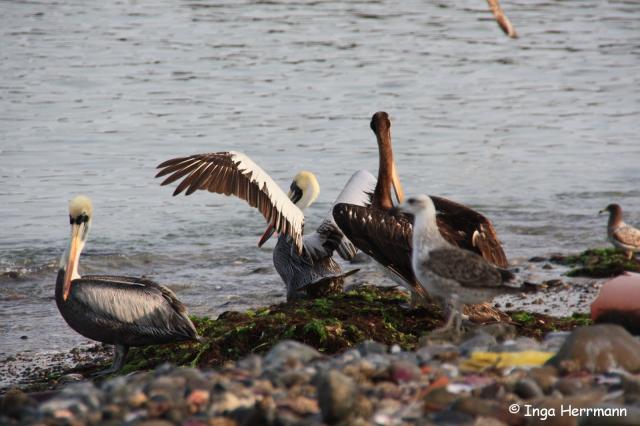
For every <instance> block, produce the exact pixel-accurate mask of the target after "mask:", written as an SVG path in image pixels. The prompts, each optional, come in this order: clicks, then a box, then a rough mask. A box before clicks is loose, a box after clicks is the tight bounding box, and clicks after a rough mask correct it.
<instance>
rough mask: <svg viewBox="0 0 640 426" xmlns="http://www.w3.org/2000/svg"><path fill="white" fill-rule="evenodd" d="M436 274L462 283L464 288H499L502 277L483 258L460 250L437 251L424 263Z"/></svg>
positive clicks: (423, 263) (423, 264) (431, 253)
mask: <svg viewBox="0 0 640 426" xmlns="http://www.w3.org/2000/svg"><path fill="white" fill-rule="evenodd" d="M422 267H424V268H425V269H427V270H430V271H431V272H433V273H434V274H437V275H439V276H441V277H442V278H447V279H450V280H454V281H457V282H459V283H460V285H462V286H464V287H499V286H500V285H502V277H501V275H500V271H498V269H497V268H496V267H495V266H493V265H491V264H489V263H487V261H485V260H484V259H483V258H481V257H480V256H478V255H477V254H475V253H472V252H470V251H468V250H461V249H459V248H446V249H436V250H432V251H430V252H429V257H428V258H427V259H426V260H424V261H423V262H422Z"/></svg>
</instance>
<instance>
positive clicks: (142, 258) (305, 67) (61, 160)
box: [0, 0, 640, 355]
mask: <svg viewBox="0 0 640 426" xmlns="http://www.w3.org/2000/svg"><path fill="white" fill-rule="evenodd" d="M452 4H455V7H453V6H451V5H452ZM503 6H505V8H506V11H507V14H508V15H509V16H510V17H511V19H512V20H513V22H514V24H515V25H516V27H517V29H518V31H519V33H520V34H521V36H522V38H521V39H518V40H510V39H507V38H506V37H504V36H503V35H502V33H501V32H500V31H499V30H498V28H497V26H496V25H495V23H494V22H493V21H492V19H491V15H490V14H489V12H488V11H487V9H486V2H485V1H484V0H462V1H456V2H439V3H437V2H425V1H417V0H416V1H402V2H395V1H370V2H365V1H361V2H356V1H348V2H347V1H291V2H289V1H270V2H240V1H237V0H233V1H227V2H213V1H179V0H171V1H169V0H166V1H160V0H159V1H155V2H152V1H145V2H123V1H115V2H103V1H93V2H92V1H69V0H61V1H59V2H56V3H52V2H37V1H30V2H24V1H19V2H18V1H9V2H8V1H2V2H0V34H1V37H2V45H1V47H0V57H1V60H0V120H1V121H0V184H1V185H0V215H1V216H2V224H1V228H0V272H2V273H3V275H2V276H0V343H1V344H0V354H1V355H7V354H12V353H15V352H17V351H21V350H35V351H42V350H51V349H64V348H68V347H71V346H72V345H74V344H76V343H78V342H80V341H83V340H84V339H83V338H81V337H80V336H78V335H77V334H75V333H74V332H73V331H71V330H70V329H69V328H68V327H67V326H66V324H64V322H63V320H62V319H61V317H60V316H59V314H58V312H57V309H56V307H55V302H54V300H53V292H54V280H55V267H56V264H57V262H58V259H59V256H60V255H61V253H62V250H63V249H64V246H65V244H66V242H67V238H68V234H69V229H68V219H67V210H66V209H67V200H68V199H70V198H71V197H72V196H73V195H74V194H77V193H84V194H87V195H89V196H90V197H92V198H93V201H94V208H95V217H94V221H93V225H94V226H93V229H92V232H91V235H90V241H89V243H88V245H87V249H86V252H85V254H84V255H83V258H82V262H81V263H82V270H83V271H84V272H85V273H86V272H91V273H102V272H119V273H125V274H147V275H149V276H151V277H153V278H156V279H158V280H159V281H161V282H164V283H167V284H169V285H170V286H171V287H172V288H173V289H174V290H176V292H177V293H178V295H179V296H180V297H181V298H182V299H183V300H184V301H185V302H186V303H187V304H188V305H189V307H190V309H191V311H192V312H193V313H197V314H210V315H215V314H217V313H220V312H221V311H223V310H228V309H241V308H244V307H247V306H251V305H257V304H266V303H272V302H276V301H281V300H283V295H284V292H283V285H282V284H281V282H280V280H279V278H278V276H277V275H276V273H275V271H274V269H273V266H272V264H271V248H272V247H273V242H272V243H271V244H270V245H268V246H267V247H265V248H263V249H257V248H256V242H257V240H258V238H259V236H260V234H261V232H262V231H263V230H264V222H263V220H262V218H261V216H260V215H259V214H258V213H257V212H256V211H254V210H252V209H250V208H249V207H248V206H246V205H245V204H244V203H242V202H240V201H239V200H235V199H230V198H225V197H222V196H214V195H212V194H209V193H198V194H194V195H192V196H190V197H188V198H185V197H183V196H181V197H177V198H172V197H171V192H172V189H169V188H161V187H159V185H158V184H159V182H158V181H157V180H155V179H154V177H153V176H154V174H155V171H154V168H155V166H156V165H157V164H158V163H160V162H161V161H163V160H165V159H168V158H171V157H174V156H179V155H184V154H191V153H199V152H208V151H221V150H229V149H234V150H238V151H243V152H245V153H247V154H249V155H250V156H251V157H252V158H253V159H254V160H256V161H257V162H258V163H259V164H261V165H262V166H263V168H264V169H265V170H267V171H268V172H269V173H270V174H271V175H272V176H273V177H274V179H275V180H276V181H278V182H279V183H281V184H282V185H283V186H288V184H289V181H290V179H291V177H292V176H293V175H294V174H295V173H296V172H297V171H298V170H300V169H309V170H312V171H314V172H315V173H316V174H317V176H318V178H319V180H320V183H321V185H322V189H323V191H322V194H321V195H320V198H319V202H318V203H317V204H316V205H315V206H313V207H312V208H311V209H310V212H309V219H308V224H309V225H308V226H309V228H310V227H311V226H314V225H316V224H318V223H319V222H320V218H321V216H322V215H323V214H325V213H326V211H327V209H328V208H329V205H330V203H331V202H332V200H333V197H335V196H336V195H337V193H338V191H339V189H340V188H341V185H343V184H344V182H345V181H346V180H347V178H348V177H349V176H350V175H351V173H352V172H354V171H355V170H356V169H359V168H368V169H369V170H371V171H373V172H374V173H375V170H376V167H377V153H376V152H377V151H376V144H375V139H374V137H373V134H372V133H371V131H370V130H369V126H368V123H369V118H370V116H371V115H372V114H373V113H374V112H375V111H377V110H386V111H388V112H389V113H390V114H391V116H392V121H393V135H394V144H395V149H396V160H397V162H398V163H399V165H400V166H399V167H400V173H401V177H402V178H403V183H404V185H405V188H406V190H407V192H408V193H419V192H428V193H432V194H439V195H445V196H450V197H451V198H453V199H455V200H458V201H462V202H465V203H468V204H470V205H473V206H475V207H477V208H479V209H480V210H481V211H483V212H485V213H487V214H488V215H489V216H490V217H491V218H492V219H493V220H494V223H495V226H496V228H497V229H498V232H499V234H500V236H501V238H502V239H503V241H504V243H505V247H506V251H507V254H508V255H509V256H510V257H511V258H513V259H518V258H526V257H529V256H533V255H540V254H545V253H549V252H551V251H558V250H562V251H570V250H580V249H583V248H585V247H587V246H594V245H602V244H604V233H605V229H604V226H605V219H604V218H602V217H600V218H598V217H597V216H596V213H597V211H598V210H599V209H601V208H603V207H604V206H605V205H606V204H608V203H609V202H611V201H617V202H619V203H621V204H622V206H623V207H624V208H625V209H626V210H627V217H628V219H629V221H630V222H636V223H640V187H639V185H638V184H639V182H640V167H638V164H639V162H640V144H639V141H638V134H639V133H640V89H639V88H640V3H638V2H635V1H629V2H615V1H614V2H601V1H596V0H592V1H580V2H555V1H550V2H540V1H534V0H519V1H506V0H505V3H504V5H503ZM309 228H308V229H309ZM365 269H366V270H365V272H364V273H362V274H359V278H358V280H360V281H367V280H369V281H375V282H379V275H377V273H376V272H374V269H373V268H372V267H371V266H367V267H366V268H365ZM16 274H17V275H18V276H17V277H15V275H16ZM20 336H26V337H27V339H20Z"/></svg>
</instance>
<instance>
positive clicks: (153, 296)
mask: <svg viewBox="0 0 640 426" xmlns="http://www.w3.org/2000/svg"><path fill="white" fill-rule="evenodd" d="M109 278H114V279H115V280H116V281H113V280H110V279H109ZM71 292H72V295H71V296H72V297H73V299H74V302H75V303H77V304H78V305H80V306H82V307H84V309H86V310H87V311H91V313H92V314H93V315H94V316H95V318H96V319H97V320H98V321H99V322H100V321H104V322H107V323H112V322H116V323H119V324H123V325H128V326H134V327H136V328H138V329H145V330H147V331H148V332H151V333H155V334H163V333H172V332H176V333H179V334H183V335H185V336H186V337H191V338H194V339H195V338H197V333H196V330H195V327H194V326H193V323H192V322H191V320H189V318H188V316H187V315H186V308H185V306H184V305H183V304H182V303H181V302H180V301H179V300H178V299H177V298H176V296H175V294H174V293H173V292H172V291H171V290H170V289H168V288H166V287H164V286H161V285H159V284H157V283H155V282H153V281H151V280H147V279H144V278H133V277H110V276H104V277H101V276H95V275H89V276H85V277H83V278H79V279H76V280H73V285H72V287H71Z"/></svg>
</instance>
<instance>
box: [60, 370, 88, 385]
mask: <svg viewBox="0 0 640 426" xmlns="http://www.w3.org/2000/svg"><path fill="white" fill-rule="evenodd" d="M82 380H84V376H83V375H82V374H78V373H70V374H65V375H64V376H62V377H60V378H59V379H58V383H60V384H66V383H73V382H80V381H82Z"/></svg>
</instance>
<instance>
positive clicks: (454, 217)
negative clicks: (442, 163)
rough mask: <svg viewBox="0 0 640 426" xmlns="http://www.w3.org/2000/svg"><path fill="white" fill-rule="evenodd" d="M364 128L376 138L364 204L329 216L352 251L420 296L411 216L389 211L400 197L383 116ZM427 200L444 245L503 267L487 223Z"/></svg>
mask: <svg viewBox="0 0 640 426" xmlns="http://www.w3.org/2000/svg"><path fill="white" fill-rule="evenodd" d="M370 126H371V130H373V132H374V134H375V135H376V140H377V143H378V155H379V166H378V179H377V182H376V187H375V190H374V192H373V195H372V196H371V199H370V204H369V205H367V206H364V207H363V206H352V205H349V204H347V203H341V204H337V205H336V206H335V207H334V209H333V217H334V219H335V221H336V223H337V224H338V226H339V227H340V230H342V232H343V233H344V234H345V235H346V236H347V237H348V238H349V239H350V240H351V241H352V242H353V244H354V245H355V246H356V247H357V248H358V249H360V250H362V251H363V252H365V253H367V254H368V255H370V256H371V257H373V258H374V259H375V260H376V261H377V262H378V263H380V264H381V265H382V266H384V267H385V268H387V269H389V270H391V271H392V272H393V273H395V274H396V275H397V276H398V277H400V278H401V279H402V280H403V281H404V283H406V284H407V285H408V288H409V289H410V290H411V291H413V292H417V293H418V295H419V296H421V297H423V298H424V293H425V292H424V289H423V288H422V286H420V283H419V282H418V280H417V278H416V276H415V274H414V271H413V268H412V267H411V247H412V235H413V229H412V224H411V222H412V218H411V217H410V216H407V215H405V214H401V213H399V212H397V211H395V210H392V208H393V205H394V204H393V198H392V195H393V193H395V196H396V198H397V200H398V202H402V201H403V198H404V193H403V189H402V185H401V183H400V179H399V177H398V173H397V170H396V165H395V162H394V161H393V148H392V145H391V122H390V121H389V116H388V115H387V113H386V112H382V111H381V112H377V113H375V114H374V115H373V117H372V118H371V124H370ZM392 190H393V192H392ZM432 200H433V202H434V203H435V206H436V210H437V212H438V216H437V223H438V228H439V229H440V232H441V233H442V235H443V236H444V238H445V239H446V240H447V241H448V242H450V243H451V244H453V245H455V246H459V247H461V248H464V249H467V250H471V251H474V252H476V253H478V254H480V255H481V256H482V257H484V258H485V259H486V260H487V261H489V262H491V263H493V264H495V265H497V266H500V267H506V266H507V258H506V256H505V254H504V251H503V250H502V246H501V245H500V242H499V241H498V236H497V234H496V231H495V229H494V228H493V225H492V224H491V221H489V219H487V218H486V217H485V216H483V215H482V214H480V213H478V212H476V211H475V210H472V209H470V208H469V207H466V206H464V205H462V204H459V203H456V202H454V201H451V200H448V199H446V198H442V197H432Z"/></svg>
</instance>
